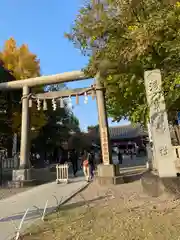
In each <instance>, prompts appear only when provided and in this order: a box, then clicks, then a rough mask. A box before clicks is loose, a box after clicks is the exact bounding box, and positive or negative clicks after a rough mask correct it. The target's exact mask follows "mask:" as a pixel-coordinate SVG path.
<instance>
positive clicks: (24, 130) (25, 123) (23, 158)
mask: <svg viewBox="0 0 180 240" xmlns="http://www.w3.org/2000/svg"><path fill="white" fill-rule="evenodd" d="M29 93H30V89H29V87H27V86H24V87H23V98H22V120H21V147H20V169H27V168H29V166H30V164H29V132H30V121H29V100H28V98H27V96H28V94H29Z"/></svg>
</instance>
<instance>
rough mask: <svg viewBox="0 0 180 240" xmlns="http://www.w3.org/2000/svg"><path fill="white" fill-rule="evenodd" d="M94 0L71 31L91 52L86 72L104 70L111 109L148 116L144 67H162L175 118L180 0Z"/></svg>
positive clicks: (135, 118) (138, 118)
mask: <svg viewBox="0 0 180 240" xmlns="http://www.w3.org/2000/svg"><path fill="white" fill-rule="evenodd" d="M99 2H100V3H98V4H97V3H96V4H95V3H94V4H92V3H91V1H89V3H88V4H86V5H85V6H84V7H83V8H81V9H80V11H79V15H78V16H77V18H76V20H75V22H74V26H73V27H72V29H71V32H70V33H69V34H66V37H68V38H69V39H70V40H71V41H72V42H73V43H74V44H75V45H76V47H78V48H80V49H81V50H82V52H83V54H85V55H88V56H89V64H88V66H87V68H86V69H85V72H86V73H87V75H89V76H94V74H96V72H97V71H98V70H99V71H101V74H102V75H103V76H104V77H103V79H102V82H103V84H104V86H105V87H106V100H107V107H108V113H109V115H110V116H111V117H112V118H114V119H115V120H117V121H119V120H121V119H122V118H124V117H125V118H128V119H129V120H130V121H132V122H141V123H143V124H145V123H146V121H147V119H148V118H147V116H148V107H147V102H146V96H145V87H144V79H143V78H144V71H145V70H149V69H155V68H158V69H161V72H162V76H163V90H164V93H165V99H166V105H167V108H168V111H169V113H170V114H169V115H170V116H171V120H174V118H175V116H176V111H177V109H179V103H180V100H179V99H180V98H179V95H180V92H179V91H178V90H174V85H175V84H176V83H179V81H180V74H179V66H180V34H179V32H180V24H179V18H180V2H176V1H168V0H166V1H165V0H148V1H147V0H142V1H137V0H132V1H129V0H124V1H112V0H109V1H103V2H102V1H99Z"/></svg>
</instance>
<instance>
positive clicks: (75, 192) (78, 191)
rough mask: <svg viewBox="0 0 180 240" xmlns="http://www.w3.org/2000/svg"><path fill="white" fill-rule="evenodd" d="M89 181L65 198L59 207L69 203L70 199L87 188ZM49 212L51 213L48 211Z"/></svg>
mask: <svg viewBox="0 0 180 240" xmlns="http://www.w3.org/2000/svg"><path fill="white" fill-rule="evenodd" d="M89 184H90V183H89V182H86V183H85V184H84V185H83V186H81V187H80V188H78V189H77V190H76V191H74V192H72V194H71V195H70V196H68V197H67V198H66V199H64V200H63V201H62V202H61V203H60V204H59V206H58V207H60V206H61V205H63V204H65V203H67V202H68V201H69V200H71V198H73V197H75V196H76V195H77V194H78V193H80V192H82V191H83V190H84V189H86V188H87V187H88V186H89ZM48 214H49V213H48ZM48 214H47V215H48Z"/></svg>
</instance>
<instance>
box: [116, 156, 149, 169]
mask: <svg viewBox="0 0 180 240" xmlns="http://www.w3.org/2000/svg"><path fill="white" fill-rule="evenodd" d="M146 162H147V157H146V156H145V157H136V156H133V158H132V159H131V157H130V156H128V155H123V162H122V164H121V165H120V168H124V167H135V166H142V165H146Z"/></svg>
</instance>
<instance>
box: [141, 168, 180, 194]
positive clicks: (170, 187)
mask: <svg viewBox="0 0 180 240" xmlns="http://www.w3.org/2000/svg"><path fill="white" fill-rule="evenodd" d="M141 184H142V187H143V190H144V192H145V193H147V194H148V195H149V196H151V197H159V196H160V195H162V194H163V193H169V194H173V195H174V196H175V197H178V198H179V197H180V177H166V178H160V177H159V176H158V174H157V173H155V172H152V171H149V172H146V173H144V174H143V176H142V178H141Z"/></svg>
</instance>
